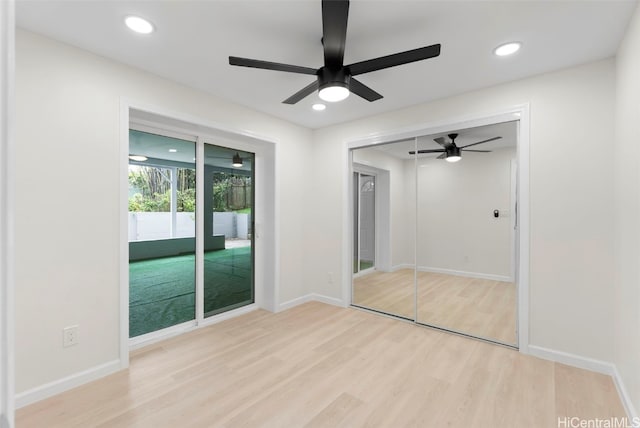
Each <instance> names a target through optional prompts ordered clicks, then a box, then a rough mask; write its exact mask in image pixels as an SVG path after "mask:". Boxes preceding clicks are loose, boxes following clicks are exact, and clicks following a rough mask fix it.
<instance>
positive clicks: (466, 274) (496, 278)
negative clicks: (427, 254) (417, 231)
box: [418, 266, 513, 282]
mask: <svg viewBox="0 0 640 428" xmlns="http://www.w3.org/2000/svg"><path fill="white" fill-rule="evenodd" d="M418 272H433V273H444V274H447V275H455V276H463V277H465V278H478V279H489V280H492V281H502V282H513V278H511V277H510V276H507V275H495V274H492V273H482V272H466V271H463V270H455V269H443V268H434V267H429V266H418Z"/></svg>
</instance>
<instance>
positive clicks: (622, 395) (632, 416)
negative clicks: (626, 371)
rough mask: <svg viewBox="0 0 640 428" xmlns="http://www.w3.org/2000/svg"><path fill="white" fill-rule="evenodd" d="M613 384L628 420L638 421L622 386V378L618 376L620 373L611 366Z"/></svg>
mask: <svg viewBox="0 0 640 428" xmlns="http://www.w3.org/2000/svg"><path fill="white" fill-rule="evenodd" d="M613 383H614V384H615V385H616V389H617V390H618V395H619V396H620V401H622V405H623V406H624V410H625V411H626V412H627V416H628V417H629V419H631V420H632V421H633V420H638V412H637V411H636V408H635V406H634V405H633V401H632V400H631V397H630V396H629V393H628V392H627V388H626V387H625V386H624V382H623V381H622V376H620V372H618V367H616V366H613Z"/></svg>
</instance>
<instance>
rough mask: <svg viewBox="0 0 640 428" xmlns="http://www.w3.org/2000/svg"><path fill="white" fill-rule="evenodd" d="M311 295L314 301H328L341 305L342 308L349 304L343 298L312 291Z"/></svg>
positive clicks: (327, 302)
mask: <svg viewBox="0 0 640 428" xmlns="http://www.w3.org/2000/svg"><path fill="white" fill-rule="evenodd" d="M311 297H312V300H313V301H316V302H321V303H326V304H327V305H333V306H339V307H341V308H346V307H347V306H349V305H347V304H346V303H345V302H344V301H342V299H338V298H335V297H329V296H325V295H323V294H318V293H311Z"/></svg>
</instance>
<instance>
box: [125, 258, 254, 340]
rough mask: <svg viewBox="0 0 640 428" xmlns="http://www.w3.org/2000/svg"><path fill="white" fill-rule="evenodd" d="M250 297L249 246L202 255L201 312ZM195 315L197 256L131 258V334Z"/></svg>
mask: <svg viewBox="0 0 640 428" xmlns="http://www.w3.org/2000/svg"><path fill="white" fill-rule="evenodd" d="M252 301H253V275H252V260H251V247H239V248H232V249H226V250H217V251H209V252H207V253H205V255H204V312H205V316H206V315H213V314H215V313H219V312H223V311H224V309H225V308H228V307H232V308H233V307H236V306H238V305H239V304H241V303H250V302H252ZM194 318H195V256H194V255H193V254H190V255H183V256H176V257H163V258H159V259H152V260H142V261H135V262H130V263H129V336H130V337H135V336H139V335H141V334H145V333H149V332H152V331H156V330H160V329H163V328H166V327H170V326H172V325H176V324H180V323H182V322H185V321H189V320H193V319H194Z"/></svg>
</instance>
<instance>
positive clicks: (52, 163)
mask: <svg viewBox="0 0 640 428" xmlns="http://www.w3.org/2000/svg"><path fill="white" fill-rule="evenodd" d="M16 66H17V72H16V76H17V77H16V91H17V94H18V95H17V128H16V130H17V134H16V139H17V146H18V147H17V153H16V182H17V188H16V206H17V212H16V219H17V220H16V226H15V233H16V289H17V294H16V314H17V315H16V333H17V337H19V338H20V339H19V340H18V341H17V344H16V359H17V367H16V370H17V371H16V380H17V391H18V392H23V391H25V390H29V389H31V388H35V387H38V386H41V385H43V384H45V383H47V382H53V381H57V380H59V379H61V378H64V377H65V376H69V375H72V374H74V373H77V372H80V371H83V370H87V369H90V368H93V367H95V366H98V365H101V364H104V363H108V362H111V361H114V360H117V359H118V350H119V347H118V346H119V338H118V324H119V303H118V302H119V295H118V272H119V266H118V248H119V242H118V237H119V222H118V218H119V198H120V195H119V182H120V177H119V174H120V172H119V166H120V165H119V108H120V102H121V98H126V99H130V100H133V101H135V102H137V103H142V104H147V105H154V106H158V107H160V108H162V109H164V110H168V111H176V112H180V113H183V114H185V115H190V116H193V117H201V118H203V120H205V121H206V122H214V123H220V124H223V125H224V126H225V127H227V128H236V129H242V130H247V131H250V132H253V133H254V134H257V135H262V136H265V137H268V138H271V139H274V140H276V141H278V147H277V149H276V163H277V173H276V183H277V211H278V213H279V222H280V224H281V225H286V227H281V228H280V229H279V243H280V254H279V256H280V266H279V267H278V268H279V286H280V288H279V293H280V294H279V299H280V302H283V301H287V300H290V299H294V298H297V297H300V296H303V295H306V294H307V292H308V290H307V283H306V281H305V278H306V277H307V275H306V273H305V272H304V270H303V267H304V266H303V259H302V258H303V257H304V254H305V253H304V251H301V248H304V247H306V243H307V242H308V241H307V239H306V237H305V226H306V225H307V224H308V222H307V221H306V218H307V216H306V215H304V213H302V214H301V210H304V207H305V206H306V204H305V199H306V195H307V194H308V193H309V188H308V186H307V180H306V177H307V174H306V172H307V168H308V165H307V164H306V163H305V162H300V161H299V160H300V159H310V142H311V138H312V135H311V132H310V131H309V130H306V129H304V128H301V127H297V126H294V125H291V124H289V123H287V122H284V121H281V120H279V119H276V118H273V117H270V116H268V115H265V114H262V113H258V112H255V111H253V110H250V109H248V108H245V107H242V106H239V105H235V104H231V103H228V102H224V101H221V100H219V99H217V98H214V97H211V96H208V95H205V94H203V93H202V92H199V91H196V90H192V89H190V88H187V87H185V86H182V85H179V84H176V83H173V82H170V81H168V80H165V79H162V78H160V77H157V76H155V75H152V74H149V73H146V72H142V71H139V70H136V69H133V68H131V67H128V66H125V65H122V64H119V63H116V62H113V61H110V60H107V59H105V58H102V57H99V56H96V55H93V54H90V53H88V52H85V51H82V50H80V49H77V48H74V47H70V46H68V45H64V44H61V43H58V42H54V41H52V40H50V39H47V38H44V37H41V36H39V35H35V34H32V33H29V32H25V31H18V34H17V64H16ZM69 207H73V208H79V207H83V208H84V209H86V210H87V211H88V213H89V214H90V215H87V216H84V218H83V219H77V218H72V217H70V216H68V214H67V213H68V211H67V209H68V208H69ZM45 208H47V209H46V210H45ZM45 211H46V212H47V215H43V213H44V212H45ZM96 225H101V227H96ZM71 324H78V325H79V326H80V344H79V345H78V346H74V347H71V348H62V339H61V338H62V333H61V332H62V328H63V327H64V326H67V325H71ZM45 356H46V357H45Z"/></svg>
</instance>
